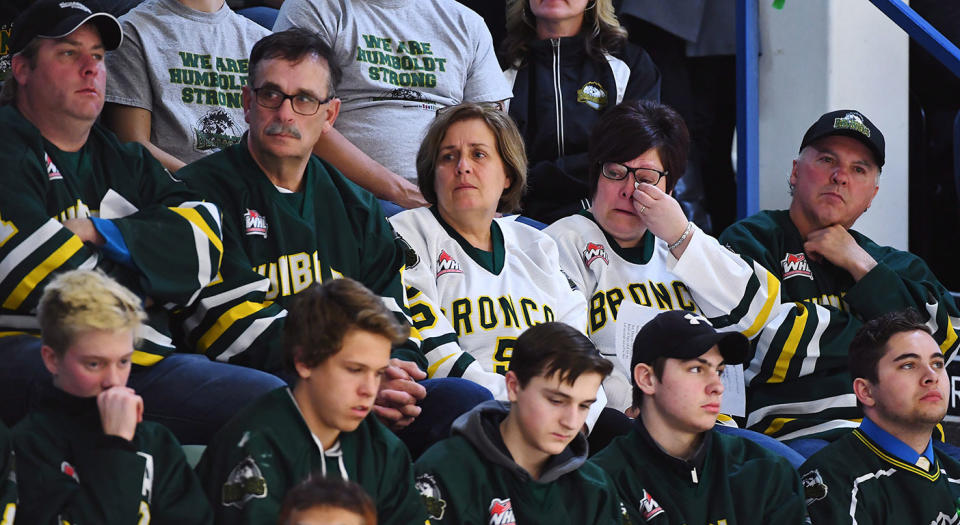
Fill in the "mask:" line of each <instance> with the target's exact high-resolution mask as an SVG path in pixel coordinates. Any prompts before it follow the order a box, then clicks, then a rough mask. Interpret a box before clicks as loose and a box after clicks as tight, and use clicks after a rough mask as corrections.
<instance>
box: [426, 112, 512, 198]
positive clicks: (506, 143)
mask: <svg viewBox="0 0 960 525" xmlns="http://www.w3.org/2000/svg"><path fill="white" fill-rule="evenodd" d="M471 119H479V120H482V121H483V122H485V123H486V124H487V127H488V128H490V131H492V132H493V136H494V137H495V138H496V140H497V153H498V154H499V155H500V158H501V159H502V160H503V167H504V169H505V170H506V172H507V179H509V180H510V187H509V188H507V189H505V190H503V195H501V196H500V202H499V203H498V204H497V211H498V212H500V213H512V212H514V211H516V210H517V209H518V208H519V207H520V199H521V198H522V197H523V193H524V192H525V191H526V189H527V152H526V149H525V148H524V144H523V137H522V136H521V135H520V131H519V130H518V129H517V125H516V124H514V123H513V119H511V118H510V115H507V114H506V113H505V112H503V111H502V110H501V109H500V108H499V107H497V106H496V105H494V104H476V103H472V102H468V103H464V104H460V105H457V106H451V107H449V108H444V109H442V110H440V111H438V112H437V117H436V118H435V119H433V123H431V124H430V128H429V129H427V134H426V136H424V137H423V142H421V143H420V150H419V151H418V152H417V185H418V186H419V187H420V193H422V194H423V198H424V199H426V201H427V202H429V203H430V204H433V205H436V204H437V191H436V182H437V157H438V156H439V154H440V145H441V143H442V142H443V138H444V137H445V136H446V134H447V130H448V129H450V126H452V125H453V124H455V123H457V122H461V121H464V120H471Z"/></svg>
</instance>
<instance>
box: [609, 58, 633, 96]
mask: <svg viewBox="0 0 960 525" xmlns="http://www.w3.org/2000/svg"><path fill="white" fill-rule="evenodd" d="M603 55H604V57H605V58H606V59H607V64H608V65H609V66H610V70H611V71H612V72H613V82H614V84H615V85H616V88H617V104H619V103H621V102H623V97H624V96H625V95H626V94H627V83H628V82H629V81H630V66H628V65H627V63H626V62H624V61H623V60H620V59H619V58H617V57H615V56H613V55H610V54H608V53H604V54H603Z"/></svg>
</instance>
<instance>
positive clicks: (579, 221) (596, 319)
mask: <svg viewBox="0 0 960 525" xmlns="http://www.w3.org/2000/svg"><path fill="white" fill-rule="evenodd" d="M544 233H546V234H548V235H549V236H550V237H552V238H553V239H554V240H555V241H556V242H557V249H558V250H559V252H560V267H561V269H562V270H563V271H564V273H566V275H567V276H568V277H569V278H570V280H572V281H573V283H574V284H575V285H576V287H577V288H578V289H579V290H580V291H581V292H583V295H584V298H585V299H586V301H587V310H588V315H587V319H588V335H589V336H590V339H591V340H593V342H594V344H596V345H597V348H599V349H600V353H602V354H603V355H604V357H606V358H607V359H609V360H610V361H612V362H613V365H614V371H613V374H611V375H610V377H608V378H607V380H606V381H604V383H603V387H604V390H606V394H607V406H609V407H611V408H616V409H617V410H625V409H627V408H628V407H630V405H631V404H632V391H633V381H632V380H631V379H630V378H631V373H630V371H629V370H628V368H629V366H628V365H625V364H624V363H621V362H620V359H618V358H617V348H616V332H617V329H616V322H617V312H618V310H619V308H620V304H621V303H622V302H623V301H633V302H634V303H637V304H638V305H640V306H643V307H649V308H654V309H656V310H658V311H667V310H688V311H691V312H699V308H698V307H697V305H696V303H695V302H694V300H693V295H692V294H691V293H690V290H689V289H688V288H687V286H686V285H685V284H684V283H683V281H681V280H680V278H679V277H677V276H676V275H674V274H673V273H672V272H670V271H669V270H667V267H668V265H667V262H668V258H671V259H673V256H672V255H671V254H670V251H669V250H668V249H667V243H665V242H664V241H663V240H661V239H658V238H656V237H654V236H653V234H651V233H650V232H647V233H646V235H644V236H643V239H641V242H640V244H639V245H638V246H637V247H635V248H629V249H623V248H620V246H619V245H618V244H617V242H616V241H615V240H614V239H613V238H612V237H609V236H608V235H606V234H605V233H604V232H603V230H601V229H600V226H599V225H598V224H597V223H596V222H595V220H594V218H593V215H591V214H590V212H586V211H585V212H581V213H580V214H577V215H571V216H569V217H565V218H563V219H560V220H559V221H557V222H555V223H553V224H552V225H550V226H549V227H547V228H546V229H545V230H544ZM673 260H676V259H673Z"/></svg>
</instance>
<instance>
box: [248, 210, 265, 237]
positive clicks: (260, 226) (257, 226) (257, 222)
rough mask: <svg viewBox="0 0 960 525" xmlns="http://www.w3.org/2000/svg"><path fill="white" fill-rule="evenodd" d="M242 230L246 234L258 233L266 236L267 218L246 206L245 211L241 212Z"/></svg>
mask: <svg viewBox="0 0 960 525" xmlns="http://www.w3.org/2000/svg"><path fill="white" fill-rule="evenodd" d="M243 231H244V232H246V234H247V235H259V236H261V237H263V238H266V237H267V218H266V217H264V216H263V215H260V212H258V211H257V210H251V209H250V208H247V213H244V214H243Z"/></svg>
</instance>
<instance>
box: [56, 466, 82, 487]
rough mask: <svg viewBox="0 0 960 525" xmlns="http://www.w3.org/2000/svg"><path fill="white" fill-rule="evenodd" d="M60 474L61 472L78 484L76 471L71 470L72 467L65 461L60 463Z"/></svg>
mask: <svg viewBox="0 0 960 525" xmlns="http://www.w3.org/2000/svg"><path fill="white" fill-rule="evenodd" d="M60 472H63V473H64V474H66V475H68V476H70V477H71V478H73V481H76V482H77V483H80V478H79V477H78V476H77V469H75V468H73V465H71V464H70V463H68V462H66V461H64V462H62V463H60Z"/></svg>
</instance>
